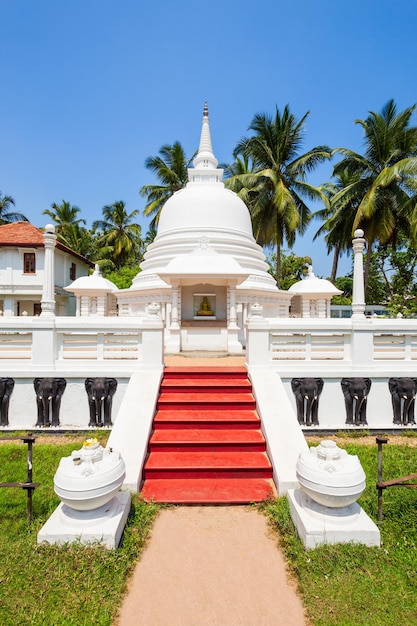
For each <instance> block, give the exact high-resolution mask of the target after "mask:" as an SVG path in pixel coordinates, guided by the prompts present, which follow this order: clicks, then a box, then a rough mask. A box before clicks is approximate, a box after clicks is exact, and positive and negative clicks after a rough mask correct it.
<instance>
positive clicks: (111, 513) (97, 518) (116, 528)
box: [38, 491, 131, 548]
mask: <svg viewBox="0 0 417 626" xmlns="http://www.w3.org/2000/svg"><path fill="white" fill-rule="evenodd" d="M130 500H131V498H130V493H129V492H127V491H119V493H117V494H116V495H115V496H114V498H112V499H111V500H110V502H108V503H107V504H105V505H103V506H101V507H99V508H98V509H94V510H93V511H76V510H75V509H71V508H70V507H69V506H67V505H66V504H63V503H62V502H61V504H60V505H59V506H58V508H57V509H55V511H54V512H53V513H52V515H51V517H50V518H49V519H48V521H47V522H46V523H45V524H44V525H43V527H42V528H41V530H40V531H39V533H38V544H39V543H49V544H59V545H63V544H66V543H81V544H86V545H88V544H94V543H99V544H101V545H103V546H105V547H106V548H117V547H118V545H119V544H120V540H121V538H122V534H123V530H124V527H125V525H126V520H127V518H128V515H129V512H130Z"/></svg>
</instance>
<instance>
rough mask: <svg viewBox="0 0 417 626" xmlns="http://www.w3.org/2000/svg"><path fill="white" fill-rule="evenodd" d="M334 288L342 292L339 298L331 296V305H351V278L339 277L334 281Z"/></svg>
mask: <svg viewBox="0 0 417 626" xmlns="http://www.w3.org/2000/svg"><path fill="white" fill-rule="evenodd" d="M334 285H335V287H337V289H340V291H343V293H342V294H341V295H340V296H333V298H332V304H352V291H353V278H352V276H339V277H338V278H336V280H335V281H334Z"/></svg>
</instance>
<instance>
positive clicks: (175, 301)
mask: <svg viewBox="0 0 417 626" xmlns="http://www.w3.org/2000/svg"><path fill="white" fill-rule="evenodd" d="M178 306H179V288H178V285H172V311H171V328H172V329H173V330H176V329H178V328H179V327H180V325H179V316H178Z"/></svg>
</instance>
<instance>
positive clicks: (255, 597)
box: [117, 506, 307, 626]
mask: <svg viewBox="0 0 417 626" xmlns="http://www.w3.org/2000/svg"><path fill="white" fill-rule="evenodd" d="M276 544H277V540H276V537H275V538H274V537H273V536H271V533H270V530H269V529H268V524H267V520H266V518H265V517H264V516H263V515H262V514H260V513H258V512H257V511H256V510H252V509H249V508H248V507H243V506H234V507H230V506H226V507H223V506H218V507H208V506H207V507H176V508H171V509H166V510H163V511H162V512H161V513H160V515H159V517H158V518H157V520H156V523H155V526H154V529H153V532H152V538H151V540H150V543H149V545H148V547H147V549H146V551H145V552H144V554H143V557H142V559H141V561H140V562H139V563H138V564H137V566H136V569H135V571H134V574H133V577H132V579H131V581H130V584H129V588H128V593H127V595H126V597H125V600H124V603H123V606H122V608H121V613H120V616H119V621H118V622H117V626H280V625H285V626H303V625H304V624H307V622H306V620H305V617H304V610H303V607H302V604H301V601H300V599H299V597H298V596H297V594H296V592H295V588H294V585H293V584H292V583H291V582H290V581H289V579H288V576H287V573H286V568H285V563H284V560H283V557H282V555H281V553H280V551H279V550H278V548H277V545H276Z"/></svg>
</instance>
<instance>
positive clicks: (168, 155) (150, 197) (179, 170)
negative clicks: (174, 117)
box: [139, 141, 195, 229]
mask: <svg viewBox="0 0 417 626" xmlns="http://www.w3.org/2000/svg"><path fill="white" fill-rule="evenodd" d="M194 157H195V153H194V154H193V156H192V157H191V158H190V159H188V158H187V156H186V154H185V151H184V148H183V147H182V145H181V144H180V142H179V141H176V142H175V143H174V144H172V145H169V144H166V145H164V146H162V148H161V149H160V150H159V156H153V157H148V158H147V159H146V161H145V167H146V168H147V169H148V170H150V171H151V172H153V173H154V174H156V176H157V178H158V180H159V181H160V184H159V185H144V186H143V187H142V188H141V189H140V191H139V193H140V195H141V196H143V197H144V198H146V201H147V205H146V206H145V208H144V210H143V214H144V215H145V216H150V215H152V216H153V218H152V220H151V222H150V228H153V229H155V228H156V227H157V225H158V222H159V216H160V214H161V210H162V207H163V206H164V204H165V202H166V201H167V200H168V198H170V197H171V196H172V195H173V194H174V193H175V192H176V191H178V190H179V189H182V188H183V187H185V185H186V184H187V181H188V168H189V167H190V166H191V163H192V161H193V159H194Z"/></svg>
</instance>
